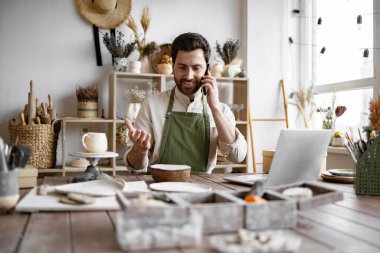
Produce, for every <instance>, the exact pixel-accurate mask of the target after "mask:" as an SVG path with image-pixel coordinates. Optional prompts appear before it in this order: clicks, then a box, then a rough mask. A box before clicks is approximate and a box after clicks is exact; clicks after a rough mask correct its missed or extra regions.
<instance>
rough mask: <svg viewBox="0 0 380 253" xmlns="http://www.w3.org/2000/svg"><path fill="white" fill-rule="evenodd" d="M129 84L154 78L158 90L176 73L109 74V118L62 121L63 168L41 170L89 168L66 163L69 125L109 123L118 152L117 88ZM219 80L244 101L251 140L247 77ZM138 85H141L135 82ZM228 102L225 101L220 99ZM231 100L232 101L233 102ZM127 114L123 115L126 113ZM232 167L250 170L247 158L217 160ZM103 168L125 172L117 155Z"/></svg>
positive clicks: (243, 119)
mask: <svg viewBox="0 0 380 253" xmlns="http://www.w3.org/2000/svg"><path fill="white" fill-rule="evenodd" d="M122 80H123V82H124V83H126V84H129V85H130V84H131V83H133V82H136V83H139V82H140V83H141V82H146V81H152V82H155V83H156V85H157V86H156V88H157V90H158V91H159V92H161V91H164V90H167V89H169V88H171V87H173V86H174V80H173V75H161V74H147V73H144V74H135V73H127V72H113V73H111V74H110V75H109V114H108V115H109V119H100V118H99V119H86V118H71V117H66V118H63V120H62V169H60V168H57V169H44V170H39V173H44V172H62V174H63V176H65V174H66V172H82V171H84V170H85V169H86V168H74V167H71V166H67V165H66V162H65V161H66V158H67V155H68V152H67V150H66V138H67V136H66V132H67V127H68V126H69V125H71V124H78V123H86V124H106V125H107V126H108V147H109V150H110V151H113V152H116V151H117V144H116V129H117V126H118V124H122V123H123V120H121V119H119V118H118V117H120V116H119V115H117V113H118V109H119V108H118V106H117V105H118V102H119V101H118V97H120V90H119V89H118V86H119V85H123V84H120V81H122ZM217 81H218V83H221V84H224V83H226V84H228V85H229V84H231V85H232V89H230V90H231V91H232V93H233V95H232V102H233V103H234V104H243V105H244V108H243V109H242V110H241V112H240V120H239V121H237V127H238V129H239V130H240V131H241V133H242V134H243V135H244V137H245V138H246V140H248V108H247V107H248V94H249V80H248V79H247V78H226V77H222V78H217ZM136 85H139V84H136ZM221 102H226V101H221ZM230 102H231V101H230ZM123 116H124V115H123ZM226 167H230V168H232V169H233V170H234V171H235V170H237V171H239V172H247V161H246V160H245V161H243V162H242V163H241V164H231V163H224V162H223V163H218V164H217V165H216V168H226ZM101 169H102V171H108V172H112V175H116V172H118V171H126V168H125V166H124V165H117V163H116V158H111V159H110V166H109V167H106V166H101Z"/></svg>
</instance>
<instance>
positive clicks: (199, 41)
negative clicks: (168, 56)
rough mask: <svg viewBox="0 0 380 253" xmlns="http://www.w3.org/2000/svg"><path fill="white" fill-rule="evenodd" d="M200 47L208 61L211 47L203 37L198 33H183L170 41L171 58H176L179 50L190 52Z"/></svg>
mask: <svg viewBox="0 0 380 253" xmlns="http://www.w3.org/2000/svg"><path fill="white" fill-rule="evenodd" d="M199 48H200V49H202V50H203V54H204V56H205V60H206V62H209V59H210V55H211V49H210V45H209V43H208V41H207V40H206V38H205V37H203V36H202V35H200V34H198V33H183V34H181V35H179V36H178V37H177V38H175V39H174V41H173V43H172V52H171V53H172V59H173V63H174V62H175V60H176V57H177V53H178V51H179V50H183V51H186V52H190V51H193V50H196V49H199Z"/></svg>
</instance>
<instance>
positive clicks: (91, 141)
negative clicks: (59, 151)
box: [82, 132, 107, 153]
mask: <svg viewBox="0 0 380 253" xmlns="http://www.w3.org/2000/svg"><path fill="white" fill-rule="evenodd" d="M82 145H83V147H84V150H85V151H86V152H87V153H104V152H106V151H107V136H106V134H105V133H95V132H88V133H85V134H84V135H83V136H82Z"/></svg>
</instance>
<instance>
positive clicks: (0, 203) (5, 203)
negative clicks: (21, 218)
mask: <svg viewBox="0 0 380 253" xmlns="http://www.w3.org/2000/svg"><path fill="white" fill-rule="evenodd" d="M19 198H20V195H19V191H18V170H17V169H14V170H7V171H0V212H6V211H8V210H10V209H12V208H13V207H14V206H15V205H16V204H17V201H18V199H19Z"/></svg>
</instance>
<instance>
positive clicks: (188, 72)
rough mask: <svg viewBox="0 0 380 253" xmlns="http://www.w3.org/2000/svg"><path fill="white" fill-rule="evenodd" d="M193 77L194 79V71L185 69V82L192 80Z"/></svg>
mask: <svg viewBox="0 0 380 253" xmlns="http://www.w3.org/2000/svg"><path fill="white" fill-rule="evenodd" d="M193 77H194V71H193V70H192V68H187V69H186V72H185V78H186V79H187V80H190V79H193Z"/></svg>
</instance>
